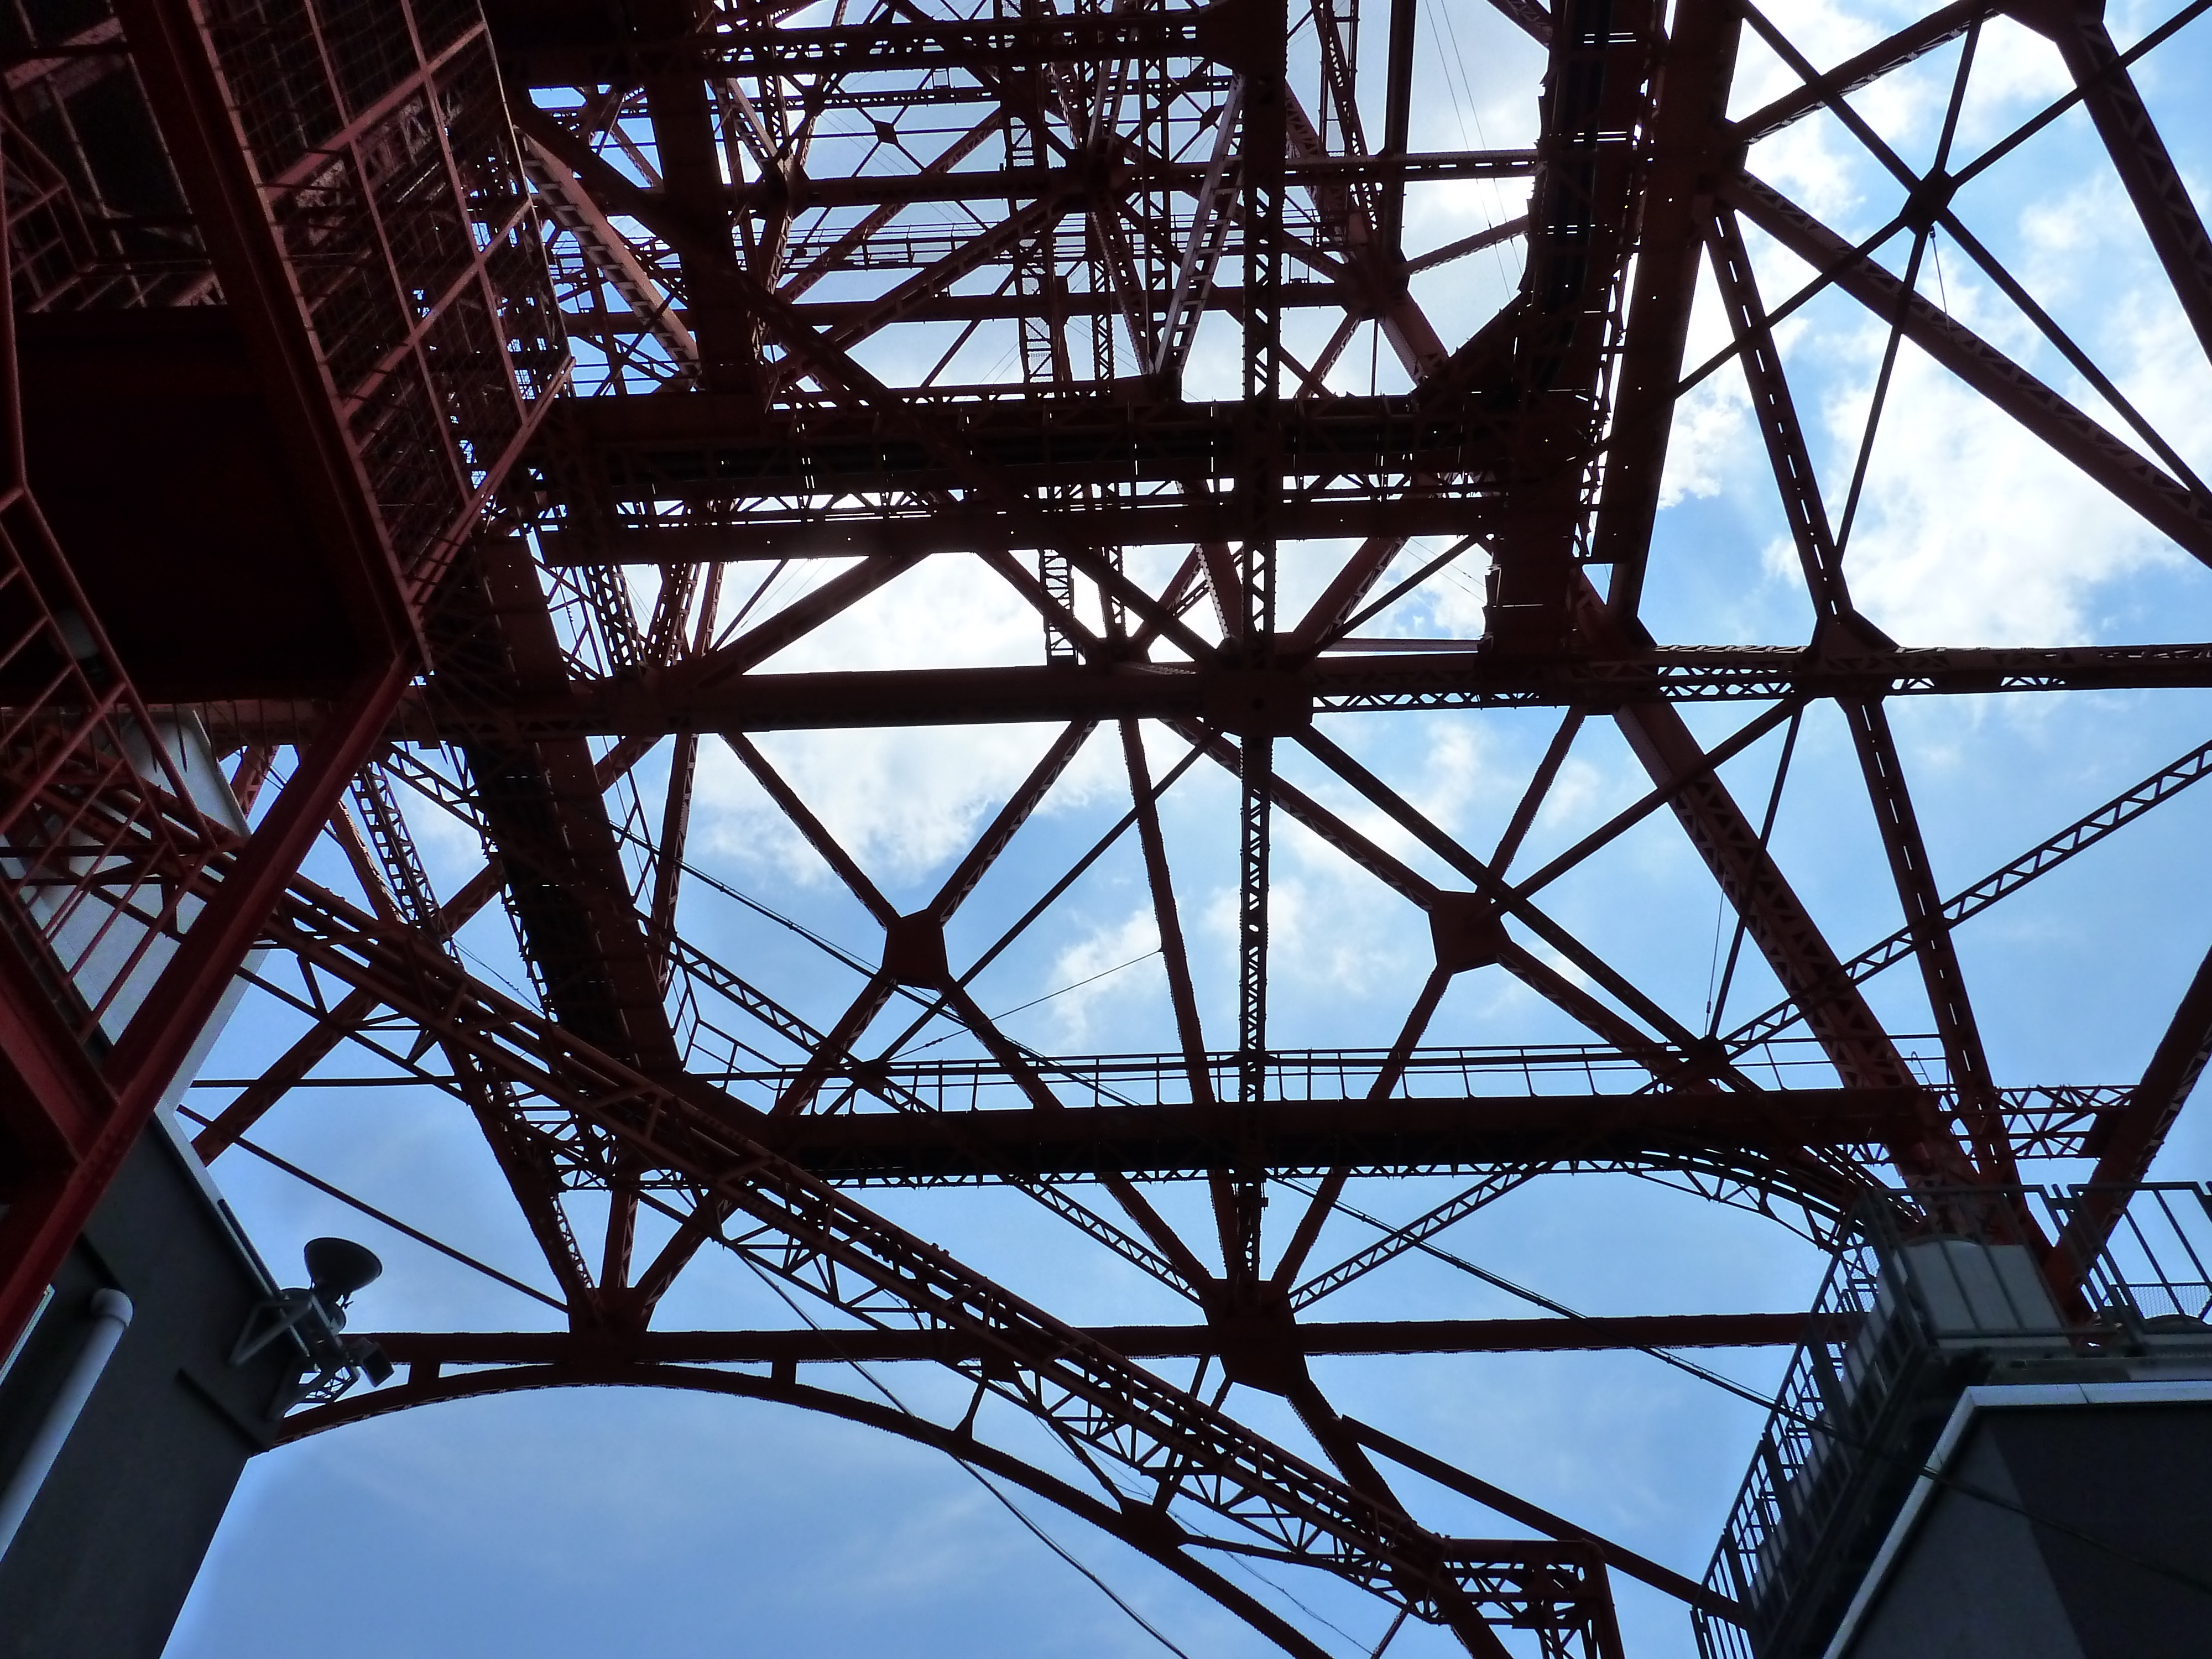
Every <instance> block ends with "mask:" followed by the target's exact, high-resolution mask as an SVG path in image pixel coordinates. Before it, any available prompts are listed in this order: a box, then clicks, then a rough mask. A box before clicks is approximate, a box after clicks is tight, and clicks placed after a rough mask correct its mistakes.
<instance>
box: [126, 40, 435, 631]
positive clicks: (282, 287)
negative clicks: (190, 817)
mask: <svg viewBox="0 0 2212 1659" xmlns="http://www.w3.org/2000/svg"><path fill="white" fill-rule="evenodd" d="M115 14H116V15H117V16H118V18H120V19H121V20H122V22H123V25H124V28H125V32H126V33H127V35H128V37H129V39H130V40H131V44H132V46H133V52H132V57H133V60H134V62H135V63H136V64H137V75H138V79H139V82H140V85H141V86H142V87H143V90H144V93H145V96H146V101H147V104H148V106H149V110H150V112H151V113H152V114H153V116H154V118H155V122H156V123H157V124H158V125H159V126H160V128H161V138H162V142H163V143H164V144H165V145H166V146H167V149H168V153H169V155H170V158H171V160H172V161H173V162H174V164H175V167H176V170H177V177H178V179H179V182H180V183H181V184H182V185H183V186H184V190H185V196H186V197H187V198H188V199H189V200H190V202H191V209H192V213H193V217H194V221H195V222H196V224H197V227H198V230H199V234H200V235H201V237H202V238H203V239H204V240H205V242H206V244H207V246H208V251H209V252H210V254H211V255H213V257H214V259H215V264H216V272H217V274H218V275H219V276H220V277H221V279H222V294H223V299H224V301H225V304H226V307H227V309H228V312H229V313H230V315H231V316H232V318H233V319H234V320H235V321H236V323H237V325H238V327H239V329H240V332H241V333H242V334H243V335H244V336H245V338H246V343H247V346H248V349H249V350H250V351H251V353H252V357H253V360H254V363H255V366H256V368H257V370H258V376H259V379H260V380H261V382H262V386H263V390H264V393H265V395H266V396H267V397H268V398H269V399H270V412H271V415H272V416H273V425H274V428H275V430H276V435H277V441H278V442H279V443H280V444H281V445H282V446H283V450H284V457H285V460H286V462H287V463H288V471H289V474H290V476H291V478H292V480H293V483H294V486H295V488H296V489H299V490H300V491H301V494H302V495H303V497H304V499H305V501H306V503H307V508H308V516H309V517H310V518H311V519H312V520H313V522H314V523H315V525H316V526H317V527H318V530H319V532H320V534H321V535H322V536H323V537H324V538H326V539H327V541H328V543H329V544H331V545H332V546H333V547H336V548H337V549H339V550H341V551H342V555H343V556H342V558H341V560H340V562H339V564H338V567H337V570H336V573H335V574H337V578H338V579H339V580H340V582H341V584H342V586H343V591H344V592H345V593H346V595H347V597H348V600H349V610H350V611H351V613H352V616H353V617H354V620H355V623H356V626H358V627H361V628H363V629H365V630H367V634H368V639H369V642H370V649H369V652H368V655H369V656H370V658H371V659H372V660H374V658H375V656H376V655H378V654H380V652H379V650H378V647H379V646H380V647H381V652H382V653H404V654H406V655H407V656H409V657H410V659H411V658H413V657H416V656H417V655H419V654H420V653H421V652H422V638H421V634H420V623H419V620H418V618H417V617H416V611H415V607H414V604H413V597H412V590H411V587H410V580H409V576H410V573H408V572H404V571H403V570H401V569H400V568H399V565H398V560H397V558H396V556H395V555H394V553H393V550H392V546H391V544H390V543H389V542H388V541H387V540H386V537H385V533H384V530H383V527H382V526H381V525H380V522H379V521H378V518H377V514H376V512H375V509H374V506H373V504H372V499H371V496H370V493H369V489H368V480H367V478H366V477H365V476H364V474H363V472H362V467H361V464H360V461H359V460H358V459H357V458H356V455H355V453H354V452H353V447H352V446H351V444H350V442H349V439H348V435H347V434H346V431H345V429H344V427H343V422H342V421H341V420H340V418H339V415H338V411H337V408H336V407H335V405H334V402H333V398H334V388H333V387H332V386H331V383H330V380H329V377H328V374H327V373H326V372H325V368H324V367H323V363H322V358H321V356H320V354H319V351H318V350H317V349H316V347H315V344H314V342H313V340H312V339H311V338H310V337H309V335H308V332H307V325H306V322H305V319H304V317H303V315H302V313H301V295H300V290H299V289H298V286H297V283H296V282H295V277H294V275H293V272H292V270H291V268H290V265H289V263H288V262H287V261H286V259H285V258H284V256H283V252H282V250H281V249H280V248H279V246H278V245H277V240H276V233H275V230H274V228H272V226H271V225H270V220H269V215H268V209H267V208H266V207H265V206H264V201H263V197H262V195H261V190H260V185H259V182H258V180H257V179H255V177H254V175H253V171H252V166H251V165H250V163H249V162H248V161H247V159H246V151H245V149H244V146H243V144H242V143H241V142H240V137H239V133H238V129H237V126H236V118H235V116H234V113H233V111H232V109H231V107H230V104H229V100H228V96H227V94H226V93H225V90H224V88H223V85H222V81H221V79H220V78H219V76H217V74H216V66H215V63H214V61H213V59H212V58H211V57H210V52H209V47H208V42H207V40H206V37H205V36H204V33H202V29H201V27H200V17H199V15H198V11H197V8H196V7H194V6H192V5H190V4H187V3H173V0H118V3H117V5H116V7H115Z"/></svg>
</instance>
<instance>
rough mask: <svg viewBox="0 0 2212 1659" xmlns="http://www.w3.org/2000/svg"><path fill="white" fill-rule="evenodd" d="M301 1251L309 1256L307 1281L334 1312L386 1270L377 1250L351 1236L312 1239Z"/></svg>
mask: <svg viewBox="0 0 2212 1659" xmlns="http://www.w3.org/2000/svg"><path fill="white" fill-rule="evenodd" d="M301 1254H302V1255H305V1256H306V1257H307V1283H308V1285H309V1286H310V1287H311V1288H312V1289H313V1291H314V1293H315V1299H316V1300H317V1301H319V1302H320V1303H321V1304H323V1305H324V1306H325V1308H328V1309H330V1310H332V1311H333V1312H335V1311H336V1310H337V1309H339V1308H342V1307H343V1306H344V1305H345V1304H346V1303H347V1302H348V1301H349V1299H351V1297H352V1296H353V1293H354V1292H355V1291H357V1290H360V1289H361V1288H362V1286H363V1285H370V1284H374V1282H375V1280H376V1279H377V1277H378V1275H380V1273H383V1271H384V1263H383V1262H381V1261H378V1260H377V1257H376V1252H375V1251H374V1250H372V1249H369V1248H368V1246H367V1245H365V1244H356V1243H354V1242H353V1241H352V1240H351V1239H349V1238H311V1239H309V1240H308V1241H307V1249H305V1250H304V1251H302V1252H301Z"/></svg>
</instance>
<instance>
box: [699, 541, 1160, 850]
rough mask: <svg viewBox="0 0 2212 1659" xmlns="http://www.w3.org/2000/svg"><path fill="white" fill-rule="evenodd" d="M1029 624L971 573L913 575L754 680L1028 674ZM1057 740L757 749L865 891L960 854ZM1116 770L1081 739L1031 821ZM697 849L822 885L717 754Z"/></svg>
mask: <svg viewBox="0 0 2212 1659" xmlns="http://www.w3.org/2000/svg"><path fill="white" fill-rule="evenodd" d="M1043 646H1044V636H1043V632H1042V623H1040V622H1039V621H1038V619H1037V617H1036V612H1035V611H1032V610H1030V608H1029V606H1028V605H1027V603H1026V602H1025V601H1024V599H1023V598H1022V597H1021V596H1020V595H1019V594H1018V593H1017V592H1014V591H1013V589H1012V588H1011V587H1009V586H1007V585H1006V583H1005V582H1004V581H1003V580H1001V579H1000V577H999V576H997V575H996V574H994V573H993V572H992V571H990V570H989V569H987V568H986V567H984V566H983V565H982V564H981V562H979V561H976V560H973V559H969V558H964V557H951V556H947V557H941V558H933V559H928V560H926V561H924V562H922V563H921V564H920V565H919V566H917V567H916V568H914V569H913V570H910V571H908V573H907V574H904V575H902V576H901V577H900V578H898V579H897V580H896V581H893V582H890V583H888V584H886V585H885V586H883V587H881V588H878V590H877V591H876V592H873V593H872V594H870V595H869V596H868V597H867V598H866V599H863V600H861V601H860V603H859V604H857V605H854V606H853V608H852V609H851V610H849V611H846V612H845V613H843V614H842V615H841V616H839V617H836V618H835V619H834V620H833V621H831V622H829V623H826V624H824V625H823V627H821V628H819V629H816V630H815V631H814V632H812V633H811V634H809V635H806V636H805V637H804V638H803V639H801V640H799V641H797V642H796V643H794V644H793V645H792V646H791V647H789V648H787V649H786V650H785V651H783V652H781V653H779V654H778V655H777V656H775V658H773V659H770V660H769V662H768V663H767V664H766V665H764V666H763V672H769V673H781V672H808V671H811V672H835V671H852V670H861V669H880V668H933V667H943V666H946V665H963V666H967V665H1000V664H1012V663H1032V662H1036V661H1038V660H1040V659H1042V654H1043ZM1057 736H1058V729H1057V728H1048V727H1042V726H1011V725H1009V726H921V727H912V728H905V729H893V730H882V729H878V730H867V731H850V732H807V733H805V734H803V735H800V734H791V735H785V734H778V733H769V734H766V735H763V737H761V738H759V739H758V740H757V741H758V746H759V747H760V749H761V750H762V751H763V753H764V754H766V755H767V756H768V757H769V760H770V762H771V763H773V764H774V765H775V767H776V769H777V770H778V771H779V772H781V774H782V775H783V777H784V779H785V781H787V783H789V784H790V785H791V787H793V789H794V790H796V791H797V792H798V793H799V796H800V798H801V799H804V800H805V802H806V803H807V804H808V805H809V806H810V807H811V808H812V810H813V811H814V812H815V814H816V815H817V817H820V818H821V820H822V821H823V823H824V824H825V825H827V826H828V828H829V830H830V832H831V834H833V835H834V836H836V838H837V840H838V842H839V843H840V844H841V845H842V847H844V848H845V849H846V850H847V851H848V852H850V853H851V854H853V855H854V857H855V858H856V859H858V860H860V864H861V866H862V867H863V868H864V869H866V870H868V871H869V872H871V873H872V875H874V876H876V877H877V878H879V879H884V880H891V879H900V880H903V879H910V878H917V877H919V876H921V874H923V873H924V872H929V871H932V870H933V869H935V868H937V867H938V866H940V865H942V864H944V863H945V862H947V861H948V860H951V859H954V858H957V856H958V855H959V854H961V853H963V852H964V851H965V850H966V848H968V846H969V843H970V842H972V840H973V838H974V836H975V832H976V831H977V830H978V829H980V828H981V825H982V824H983V823H985V822H986V821H987V818H988V817H989V815H990V814H991V813H992V812H993V811H996V809H997V808H998V806H999V805H1000V803H1002V802H1003V801H1005V800H1006V798H1007V797H1008V796H1009V795H1010V794H1011V793H1012V791H1013V790H1014V789H1015V787H1018V785H1019V784H1020V782H1021V781H1022V780H1023V779H1024V777H1026V776H1027V775H1028V774H1029V772H1030V769H1031V768H1032V767H1033V766H1034V765H1035V764H1036V762H1037V760H1038V759H1039V758H1040V757H1042V755H1043V753H1044V752H1045V750H1046V749H1047V747H1048V745H1049V744H1051V742H1052V741H1053V739H1054V738H1055V737H1057ZM1120 775H1121V773H1120V757H1119V755H1118V752H1116V751H1115V749H1114V746H1113V745H1112V744H1108V743H1106V742H1103V741H1102V740H1099V739H1097V738H1094V739H1093V741H1092V742H1091V744H1089V745H1088V746H1087V747H1086V748H1085V750H1084V752H1083V753H1082V754H1080V755H1079V756H1078V757H1076V760H1075V762H1074V763H1073V765H1072V766H1071V767H1070V768H1069V769H1068V771H1067V772H1066V774H1065V775H1062V777H1061V778H1060V781H1059V782H1058V783H1057V784H1056V785H1055V786H1054V789H1053V791H1052V793H1050V794H1049V795H1048V797H1047V799H1046V801H1045V803H1044V805H1043V807H1042V811H1047V812H1050V811H1054V810H1057V809H1058V808H1059V807H1060V806H1063V805H1071V804H1073V803H1076V802H1079V801H1082V800H1085V799H1090V798H1091V795H1092V794H1093V793H1095V792H1096V791H1097V789H1098V788H1100V787H1107V786H1108V785H1109V781H1113V780H1118V779H1119V777H1120ZM697 799H698V810H699V813H700V823H699V834H700V839H701V842H702V845H704V846H707V847H708V848H712V849H714V851H715V852H717V853H719V854H722V855H724V856H728V857H734V858H736V859H738V860H741V861H746V862H755V863H759V862H765V863H768V864H770V865H773V866H779V867H780V868H781V871H782V872H785V873H787V874H788V875H790V876H792V877H793V878H798V879H800V880H827V879H829V876H828V874H827V872H826V871H825V870H824V869H823V866H822V864H821V862H820V860H818V859H817V857H816V856H815V854H814V853H813V852H812V851H811V849H810V848H808V847H807V846H806V845H805V842H804V841H803V840H802V838H801V837H800V836H799V832H798V831H797V830H796V829H794V828H793V827H792V826H791V824H790V823H788V822H787V820H786V819H785V818H784V817H783V815H782V814H781V811H778V810H777V809H776V808H775V806H774V805H772V804H771V803H770V802H769V800H768V799H767V798H766V796H765V795H763V793H761V791H760V789H759V787H758V786H757V784H755V783H754V781H752V779H751V778H750V775H747V774H746V773H745V771H744V769H743V768H742V767H741V766H739V765H738V763H737V762H736V761H735V759H734V758H732V757H731V756H730V755H729V754H728V753H727V752H726V751H725V750H723V749H722V748H721V747H720V745H719V744H709V745H708V746H706V747H704V748H702V751H701V763H700V773H699V785H698V797H697Z"/></svg>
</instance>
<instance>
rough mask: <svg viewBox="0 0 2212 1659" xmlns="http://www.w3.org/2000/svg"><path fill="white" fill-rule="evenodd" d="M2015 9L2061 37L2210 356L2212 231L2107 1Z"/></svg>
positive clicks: (2047, 1) (2047, 2)
mask: <svg viewBox="0 0 2212 1659" xmlns="http://www.w3.org/2000/svg"><path fill="white" fill-rule="evenodd" d="M2101 12H2102V8H2101V7H2100V8H2098V10H2097V12H2095V13H2092V12H2089V11H2087V10H2086V9H2080V8H2076V7H2075V6H2071V5H2060V4H2056V3H2051V0H2043V3H2040V4H2037V3H2029V4H2026V5H2022V6H2021V7H2020V8H2019V14H2020V15H2021V21H2024V22H2026V23H2027V24H2028V25H2029V26H2030V27H2033V28H2037V29H2040V30H2041V31H2042V32H2043V33H2046V34H2048V35H2049V36H2050V37H2051V39H2052V40H2055V41H2056V42H2057V46H2058V51H2059V53H2060V55H2061V56H2063V58H2065V60H2066V67H2067V69H2068V70H2069V71H2070V72H2071V73H2072V75H2073V76H2074V82H2075V85H2076V86H2078V87H2079V88H2081V102H2082V104H2083V106H2085V107H2086V108H2087V110H2088V112H2089V118H2090V119H2091V120H2093V121H2094V122H2095V123H2096V125H2097V134H2098V136H2099V137H2100V138H2102V139H2103V140H2104V141H2105V149H2106V152H2107V153H2108V154H2109V155H2111V156H2112V167H2113V170H2114V171H2115V172H2117V173H2118V174H2119V175H2120V183H2121V185H2123V186H2124V188H2125V189H2126V191H2127V192H2128V199H2129V200H2130V201H2131V202H2132V203H2133V204H2135V210H2136V216H2137V217H2138V218H2139V219H2141V220H2142V228H2143V229H2144V231H2145V233H2146V234H2148V236H2149V237H2150V245H2151V247H2152V249H2153V250H2154V252H2156V253H2157V255H2158V260H2159V263H2160V264H2161V265H2163V266H2165V268H2166V280H2167V281H2168V282H2169V283H2172V288H2173V297H2174V298H2175V299H2176V300H2177V301H2179V302H2180V306H2181V310H2182V314H2183V315H2184V316H2185V317H2187V318H2188V319H2189V325H2190V327H2191V328H2192V329H2194V330H2195V331H2196V332H2197V342H2198V343H2199V344H2200V345H2202V346H2203V349H2204V350H2205V351H2206V353H2207V354H2208V355H2212V237H2209V236H2207V235H2206V234H2205V231H2204V221H2203V219H2202V218H2201V217H2200V216H2198V214H2197V204H2196V203H2195V202H2194V201H2192V200H2191V198H2190V194H2189V187H2188V186H2187V185H2185V184H2184V183H2183V182H2182V179H2181V173H2180V170H2179V168H2178V167H2175V166H2174V165H2173V157H2172V155H2169V154H2168V153H2167V151H2166V141H2165V140H2164V139H2162V138H2160V137H2159V132H2158V127H2157V125H2156V124H2155V123H2154V122H2153V121H2152V119H2151V118H2150V112H2149V111H2148V109H2146V108H2145V107H2144V106H2143V100H2142V94H2141V93H2140V92H2138V91H2136V83H2135V82H2134V81H2133V80H2132V79H2131V78H2130V76H2129V75H2128V72H2127V70H2126V68H2125V66H2124V65H2123V64H2122V63H2121V62H2120V54H2119V51H2118V48H2117V47H2115V46H2113V44H2112V34H2111V33H2110V32H2109V31H2107V30H2106V27H2105V23H2104V19H2103V17H2102V15H2101Z"/></svg>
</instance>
